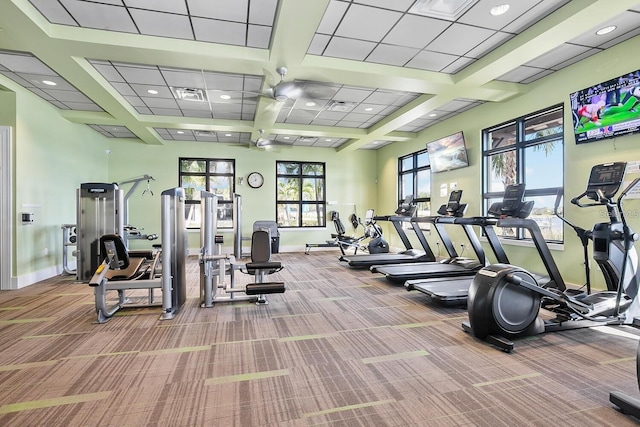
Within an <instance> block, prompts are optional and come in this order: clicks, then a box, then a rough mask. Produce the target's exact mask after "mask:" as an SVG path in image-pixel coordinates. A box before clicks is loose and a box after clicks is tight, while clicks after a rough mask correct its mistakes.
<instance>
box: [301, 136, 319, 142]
mask: <svg viewBox="0 0 640 427" xmlns="http://www.w3.org/2000/svg"><path fill="white" fill-rule="evenodd" d="M317 140H318V138H316V137H313V136H301V137H300V138H298V142H306V143H314V142H316V141H317Z"/></svg>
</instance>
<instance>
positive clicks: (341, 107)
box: [327, 101, 356, 113]
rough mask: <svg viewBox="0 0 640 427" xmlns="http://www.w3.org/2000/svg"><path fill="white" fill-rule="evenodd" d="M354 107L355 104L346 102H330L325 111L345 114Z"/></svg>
mask: <svg viewBox="0 0 640 427" xmlns="http://www.w3.org/2000/svg"><path fill="white" fill-rule="evenodd" d="M355 106H356V103H355V102H346V101H331V102H330V103H329V107H328V108H327V110H329V111H340V112H342V113H347V112H349V111H351V110H352V109H353V107H355Z"/></svg>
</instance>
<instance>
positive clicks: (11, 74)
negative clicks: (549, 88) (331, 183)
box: [0, 0, 640, 151]
mask: <svg viewBox="0 0 640 427" xmlns="http://www.w3.org/2000/svg"><path fill="white" fill-rule="evenodd" d="M504 5H508V6H509V7H508V8H506V7H502V9H507V10H506V11H505V12H504V13H503V14H496V12H497V9H496V8H497V7H499V6H504ZM605 27H615V28H614V29H613V31H611V32H609V33H607V34H604V35H597V34H596V32H597V31H598V30H600V29H602V28H605ZM0 28H1V29H2V30H1V31H0V85H2V84H4V85H5V86H6V85H8V83H7V82H9V81H13V82H15V83H17V84H19V85H21V86H23V87H25V88H27V89H29V90H30V91H32V92H34V93H35V94H37V95H38V96H40V97H41V98H42V99H43V100H44V101H46V102H49V103H51V104H53V105H54V106H56V107H57V108H58V109H59V110H60V114H61V115H62V116H63V117H65V118H66V119H68V120H70V121H73V122H77V123H84V124H87V125H88V126H91V127H92V128H93V129H95V130H96V131H97V132H100V133H102V134H103V135H105V136H108V137H110V138H127V139H137V140H139V141H140V143H146V144H164V143H166V141H170V140H172V141H176V140H177V141H181V140H185V141H189V140H190V141H201V142H203V143H224V144H248V143H249V144H250V143H252V142H253V143H255V142H256V141H265V142H266V144H267V145H268V144H271V143H273V144H275V143H278V144H286V145H293V146H294V147H295V146H313V147H331V148H335V149H337V150H339V151H351V150H355V149H376V148H379V147H381V146H384V145H386V144H389V143H394V142H402V141H407V140H412V139H414V138H417V137H419V135H420V132H421V131H423V130H425V129H426V128H428V127H429V126H432V125H433V124H435V123H438V122H440V121H443V120H446V119H448V118H450V117H453V116H455V115H456V114H459V113H461V112H463V111H466V110H468V109H471V108H473V107H475V106H478V105H480V104H483V103H487V102H501V101H504V100H508V99H511V98H514V97H517V96H519V95H521V94H523V93H525V92H527V90H528V84H529V83H531V82H534V81H536V80H538V79H542V78H545V77H546V76H548V75H550V74H552V73H554V72H555V71H558V70H560V69H562V68H564V67H567V66H568V65H571V64H574V63H576V62H578V61H581V60H583V59H585V58H587V57H589V56H591V55H594V54H596V53H598V52H601V51H602V50H605V49H607V48H610V47H611V46H614V45H616V44H618V43H620V42H622V41H625V40H627V39H629V38H631V37H635V36H637V35H638V34H640V2H638V1H629V0H615V1H612V0H572V1H568V0H393V1H388V0H100V1H98V0H95V1H94V0H91V1H89V0H0ZM44 101H43V102H44ZM261 129H262V130H264V132H263V133H262V134H261V133H260V130H261Z"/></svg>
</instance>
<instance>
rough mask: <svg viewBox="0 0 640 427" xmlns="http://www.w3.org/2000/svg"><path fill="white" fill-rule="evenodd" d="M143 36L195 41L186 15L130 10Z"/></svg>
mask: <svg viewBox="0 0 640 427" xmlns="http://www.w3.org/2000/svg"><path fill="white" fill-rule="evenodd" d="M129 12H130V13H131V16H132V17H133V20H134V21H135V23H136V25H137V26H138V29H139V30H140V33H141V34H147V35H150V36H163V37H172V38H176V39H188V40H193V31H192V30H191V21H190V20H189V17H187V16H184V15H175V14H171V13H165V12H150V11H146V10H140V9H130V10H129Z"/></svg>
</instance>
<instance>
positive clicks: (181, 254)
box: [89, 187, 187, 323]
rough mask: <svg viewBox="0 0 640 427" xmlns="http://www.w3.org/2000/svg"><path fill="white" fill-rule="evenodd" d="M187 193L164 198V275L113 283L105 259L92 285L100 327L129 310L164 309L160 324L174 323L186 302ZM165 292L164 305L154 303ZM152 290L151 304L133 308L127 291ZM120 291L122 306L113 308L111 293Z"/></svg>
mask: <svg viewBox="0 0 640 427" xmlns="http://www.w3.org/2000/svg"><path fill="white" fill-rule="evenodd" d="M184 200H185V195H184V189H183V188H180V187H178V188H173V189H169V190H165V191H163V192H162V195H161V211H162V212H161V219H162V250H161V251H162V252H161V254H160V257H161V262H162V273H161V275H160V276H159V277H156V275H155V274H154V275H153V277H151V278H149V279H140V280H135V279H132V280H109V279H108V278H107V272H108V271H109V270H110V265H109V260H108V259H105V260H104V261H103V262H102V264H100V266H99V268H97V269H96V271H95V274H94V275H93V277H92V278H91V280H90V282H89V285H90V286H92V287H93V288H94V295H95V306H96V312H97V314H98V323H104V322H106V321H108V320H109V319H110V318H111V317H112V316H113V315H114V314H115V313H116V312H117V311H118V310H120V309H121V308H126V307H141V306H142V307H154V306H159V305H161V306H162V315H161V316H160V320H168V319H173V318H174V317H175V315H176V314H177V312H178V311H179V310H180V308H181V307H182V306H183V305H184V302H185V300H186V271H185V262H186V256H187V230H186V227H185V222H184ZM157 288H159V289H161V290H162V303H161V304H158V303H156V302H154V298H153V292H151V291H152V290H153V289H157ZM133 289H149V290H150V292H149V298H148V303H147V304H144V305H132V304H130V303H129V300H127V298H126V296H125V291H126V290H133ZM108 291H117V292H118V302H117V303H116V304H115V305H113V306H112V307H108V304H107V292H108Z"/></svg>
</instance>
